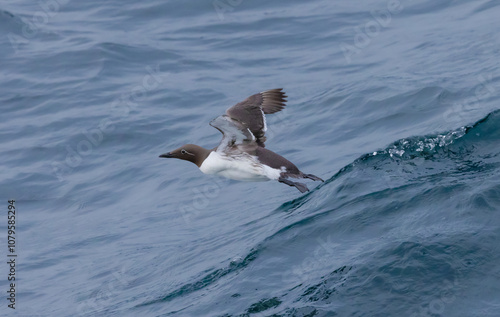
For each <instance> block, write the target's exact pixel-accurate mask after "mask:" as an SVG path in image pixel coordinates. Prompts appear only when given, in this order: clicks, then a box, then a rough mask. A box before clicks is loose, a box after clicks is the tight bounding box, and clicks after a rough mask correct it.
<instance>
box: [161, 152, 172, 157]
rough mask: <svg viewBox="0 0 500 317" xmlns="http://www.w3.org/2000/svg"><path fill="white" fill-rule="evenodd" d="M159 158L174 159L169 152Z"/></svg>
mask: <svg viewBox="0 0 500 317" xmlns="http://www.w3.org/2000/svg"><path fill="white" fill-rule="evenodd" d="M160 157H165V158H171V157H174V156H173V155H172V154H171V153H170V152H168V153H165V154H162V155H160Z"/></svg>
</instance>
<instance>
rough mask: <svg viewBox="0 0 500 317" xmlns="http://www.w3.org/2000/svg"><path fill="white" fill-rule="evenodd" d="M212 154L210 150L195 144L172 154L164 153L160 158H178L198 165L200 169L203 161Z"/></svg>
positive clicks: (182, 147)
mask: <svg viewBox="0 0 500 317" xmlns="http://www.w3.org/2000/svg"><path fill="white" fill-rule="evenodd" d="M210 152H211V151H210V150H207V149H204V148H202V147H201V146H198V145H195V144H186V145H183V146H181V147H180V148H178V149H175V150H173V151H171V152H168V153H164V154H162V155H160V157H164V158H177V159H180V160H185V161H189V162H193V163H194V164H196V165H198V167H200V166H201V164H202V163H203V161H204V160H205V159H206V158H207V156H208V155H209V154H210Z"/></svg>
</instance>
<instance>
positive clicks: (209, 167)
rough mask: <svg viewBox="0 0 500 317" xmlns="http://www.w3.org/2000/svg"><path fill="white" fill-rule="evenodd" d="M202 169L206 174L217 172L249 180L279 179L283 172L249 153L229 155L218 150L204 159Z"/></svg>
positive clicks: (237, 178)
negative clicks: (262, 162) (264, 163)
mask: <svg viewBox="0 0 500 317" xmlns="http://www.w3.org/2000/svg"><path fill="white" fill-rule="evenodd" d="M200 170H201V171H202V172H203V173H205V174H215V175H220V176H224V177H227V178H230V179H235V180H239V181H247V182H261V181H267V180H270V179H278V178H279V176H280V173H281V170H279V169H275V168H271V167H269V166H267V165H263V164H261V163H260V162H259V161H258V160H257V158H255V157H253V156H251V155H249V154H246V153H242V154H239V155H237V156H227V155H225V154H224V153H219V152H216V151H213V152H212V153H210V155H209V156H208V157H207V158H206V159H205V161H203V163H202V164H201V166H200Z"/></svg>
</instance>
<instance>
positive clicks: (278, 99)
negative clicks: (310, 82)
mask: <svg viewBox="0 0 500 317" xmlns="http://www.w3.org/2000/svg"><path fill="white" fill-rule="evenodd" d="M282 90H283V89H282V88H278V89H271V90H267V91H264V92H261V93H258V94H255V95H252V96H250V97H248V98H247V99H245V100H243V101H242V102H240V103H237V104H236V105H234V106H232V107H231V108H229V109H227V110H226V115H228V116H229V117H231V118H233V119H236V120H238V121H239V122H241V124H243V126H245V127H247V128H248V129H249V130H250V132H251V133H252V134H253V135H254V136H255V139H256V140H255V141H256V142H257V144H258V145H259V146H262V147H264V142H265V141H266V137H265V136H264V134H265V133H266V130H267V126H266V117H265V116H264V114H271V113H275V112H278V111H280V110H282V109H283V108H284V107H285V106H286V105H285V102H286V99H285V98H286V97H287V96H286V95H285V93H284V92H283V91H282Z"/></svg>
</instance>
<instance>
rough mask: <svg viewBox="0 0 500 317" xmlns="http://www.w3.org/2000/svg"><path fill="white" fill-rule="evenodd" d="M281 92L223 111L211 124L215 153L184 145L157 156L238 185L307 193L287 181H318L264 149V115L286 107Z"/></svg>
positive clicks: (270, 92)
mask: <svg viewBox="0 0 500 317" xmlns="http://www.w3.org/2000/svg"><path fill="white" fill-rule="evenodd" d="M282 90H283V89H282V88H278V89H271V90H267V91H264V92H261V93H258V94H255V95H252V96H250V97H248V98H247V99H245V100H243V101H242V102H240V103H237V104H236V105H234V106H232V107H230V108H229V109H227V110H226V114H225V115H222V116H219V117H217V118H215V119H214V120H212V121H211V122H210V125H211V126H212V127H214V128H216V129H217V130H219V131H220V132H222V135H223V136H222V141H221V142H220V144H219V145H218V146H217V147H216V148H214V149H211V150H209V149H205V148H202V147H200V146H198V145H194V144H186V145H184V146H181V147H180V148H178V149H176V150H174V151H172V152H168V153H165V154H162V155H160V157H165V158H178V159H181V160H186V161H190V162H193V163H194V164H196V165H197V166H198V167H199V168H200V170H201V171H202V172H203V173H205V174H216V175H220V176H224V177H227V178H230V179H235V180H240V181H250V182H259V181H268V180H277V181H278V182H280V183H284V184H287V185H289V186H295V187H296V188H297V189H298V190H299V191H300V192H301V193H304V192H306V191H308V190H309V189H308V188H307V186H306V185H305V184H303V183H299V182H293V181H291V180H289V179H288V178H290V177H291V178H309V179H312V180H315V181H323V180H322V179H321V178H319V177H317V176H315V175H312V174H304V173H302V172H301V171H300V170H299V169H298V168H297V166H295V165H294V164H293V163H292V162H290V161H288V160H287V159H286V158H284V157H283V156H281V155H278V154H276V153H274V152H272V151H270V150H268V149H266V148H265V145H264V142H265V141H266V137H265V136H264V135H265V132H266V130H267V126H266V117H265V114H271V113H275V112H278V111H280V110H282V109H283V108H284V107H285V102H286V99H285V98H287V96H286V95H285V93H284V92H283V91H282Z"/></svg>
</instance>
